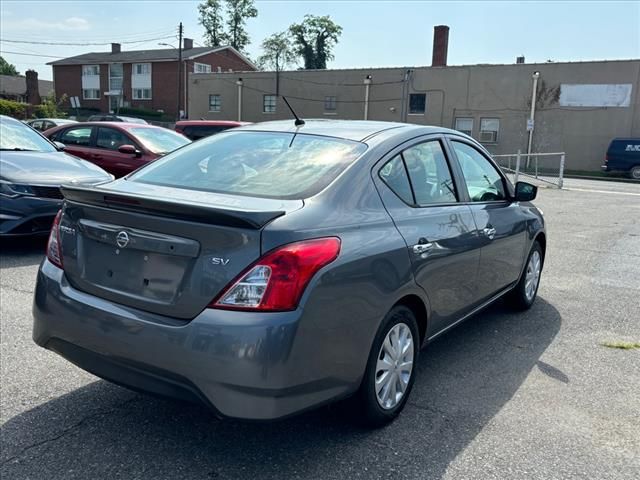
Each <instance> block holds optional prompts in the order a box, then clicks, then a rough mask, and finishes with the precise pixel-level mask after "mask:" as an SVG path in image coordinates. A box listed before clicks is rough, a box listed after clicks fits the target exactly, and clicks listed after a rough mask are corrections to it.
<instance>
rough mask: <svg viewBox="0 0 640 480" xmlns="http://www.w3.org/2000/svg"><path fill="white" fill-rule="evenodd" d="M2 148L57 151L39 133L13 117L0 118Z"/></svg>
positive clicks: (0, 147) (0, 148) (0, 145)
mask: <svg viewBox="0 0 640 480" xmlns="http://www.w3.org/2000/svg"><path fill="white" fill-rule="evenodd" d="M0 150H32V151H35V152H55V151H56V149H55V147H54V146H53V145H52V144H51V143H49V142H48V141H47V140H45V139H44V138H43V137H42V136H41V135H40V134H39V133H37V132H34V131H33V130H32V129H31V128H29V127H28V126H27V125H25V124H24V123H22V122H19V121H17V120H13V119H11V118H0Z"/></svg>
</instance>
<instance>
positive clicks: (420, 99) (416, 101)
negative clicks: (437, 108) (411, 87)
mask: <svg viewBox="0 0 640 480" xmlns="http://www.w3.org/2000/svg"><path fill="white" fill-rule="evenodd" d="M426 108H427V94H426V93H411V94H409V113H412V114H415V115H418V114H421V113H424V112H425V110H426Z"/></svg>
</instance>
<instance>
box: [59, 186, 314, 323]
mask: <svg viewBox="0 0 640 480" xmlns="http://www.w3.org/2000/svg"><path fill="white" fill-rule="evenodd" d="M133 190H134V188H133V186H132V185H130V184H128V183H127V182H126V181H125V180H120V181H117V182H113V183H111V184H109V185H106V186H101V187H93V188H91V187H76V186H63V187H62V192H63V194H64V196H65V208H64V215H63V217H62V219H61V222H60V237H61V244H62V254H63V265H64V270H65V275H66V277H67V279H68V281H69V283H70V284H71V285H72V286H74V287H75V288H77V289H79V290H82V291H84V292H87V293H90V294H92V295H96V296H99V297H101V298H105V299H108V300H111V301H113V302H116V303H119V304H122V305H127V306H130V307H134V308H139V309H142V310H146V311H150V312H154V313H158V314H161V315H167V316H172V317H176V318H182V319H190V318H193V317H195V316H196V315H197V314H198V313H199V312H201V311H202V310H203V309H204V308H205V307H206V306H207V305H208V304H209V302H210V301H211V300H212V299H213V298H214V297H216V296H217V295H218V294H219V293H220V292H221V291H222V289H224V288H225V286H226V285H228V284H229V282H230V281H231V280H233V279H234V278H235V277H236V276H237V275H238V274H240V272H241V271H242V270H244V269H245V268H246V267H247V266H248V265H250V264H251V263H252V262H254V261H255V260H257V259H258V258H259V257H260V254H261V247H260V235H261V230H262V227H263V226H264V225H266V224H267V223H268V222H270V221H271V220H273V219H274V218H277V217H279V216H282V215H286V213H287V212H289V211H292V210H296V209H298V208H300V207H301V206H302V201H299V200H286V201H281V200H271V199H262V198H261V199H256V198H251V197H241V196H233V195H219V194H215V193H209V192H195V191H189V190H185V189H178V188H171V187H158V186H153V185H145V184H141V183H136V184H135V192H134V191H133Z"/></svg>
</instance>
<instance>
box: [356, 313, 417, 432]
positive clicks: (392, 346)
mask: <svg viewBox="0 0 640 480" xmlns="http://www.w3.org/2000/svg"><path fill="white" fill-rule="evenodd" d="M419 343H420V337H419V333H418V326H417V322H416V319H415V315H414V314H413V312H412V311H411V310H410V309H409V308H407V307H405V306H402V305H400V306H396V307H394V308H393V309H392V310H391V311H390V312H389V313H388V314H387V315H386V316H385V318H384V320H383V321H382V324H381V325H380V328H379V330H378V333H377V334H376V337H375V339H374V342H373V346H372V347H371V352H370V353H369V360H368V363H367V369H366V371H365V376H364V379H363V380H362V385H361V387H360V391H359V393H358V400H359V401H358V407H359V416H360V419H361V420H362V422H363V423H364V424H365V425H367V426H372V427H379V426H382V425H385V424H386V423H389V422H390V421H392V420H393V419H394V418H395V417H396V416H398V414H399V413H400V412H401V411H402V409H403V408H404V406H405V404H406V402H407V398H408V397H409V393H410V392H411V388H412V387H413V381H414V378H415V362H416V360H417V358H418V351H419Z"/></svg>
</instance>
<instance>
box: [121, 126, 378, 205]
mask: <svg viewBox="0 0 640 480" xmlns="http://www.w3.org/2000/svg"><path fill="white" fill-rule="evenodd" d="M366 148H367V147H366V145H364V144H362V143H359V142H353V141H349V140H341V139H335V138H329V137H320V136H315V135H305V134H301V133H299V134H297V135H295V134H291V133H280V132H277V133H276V132H274V133H271V132H233V131H229V132H224V133H220V134H218V135H214V136H212V137H209V138H207V139H204V140H201V141H199V142H196V143H194V144H193V145H190V146H188V147H185V148H183V149H180V150H179V151H177V152H174V153H172V154H169V155H167V156H166V157H163V158H162V159H161V160H158V161H156V162H154V163H152V164H150V165H149V166H148V167H146V168H143V169H142V170H140V171H139V172H138V173H135V174H134V175H133V176H131V177H129V179H130V180H131V181H137V182H145V183H152V184H156V185H168V186H174V187H179V188H186V189H192V190H205V191H211V192H221V193H232V194H239V195H250V196H259V197H269V198H306V197H308V196H311V195H315V194H316V193H318V192H319V191H320V190H322V189H323V188H324V187H326V186H327V185H329V184H330V183H331V182H332V181H333V180H334V179H335V178H336V177H337V176H338V175H339V174H340V172H342V171H343V170H344V169H345V168H346V167H347V166H348V165H350V164H351V163H352V162H353V161H354V160H355V159H356V158H358V157H359V156H360V155H361V154H362V153H363V152H364V151H365V150H366Z"/></svg>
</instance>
